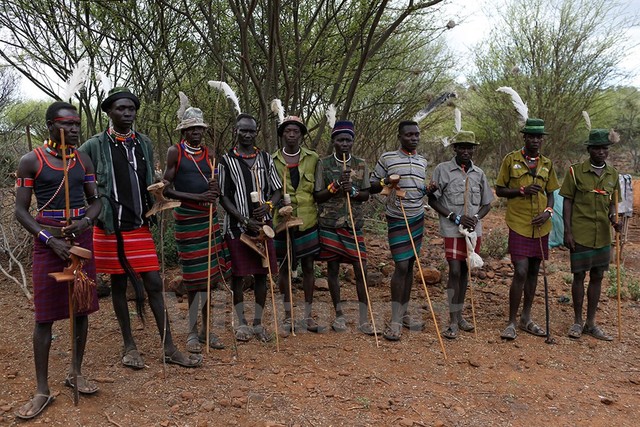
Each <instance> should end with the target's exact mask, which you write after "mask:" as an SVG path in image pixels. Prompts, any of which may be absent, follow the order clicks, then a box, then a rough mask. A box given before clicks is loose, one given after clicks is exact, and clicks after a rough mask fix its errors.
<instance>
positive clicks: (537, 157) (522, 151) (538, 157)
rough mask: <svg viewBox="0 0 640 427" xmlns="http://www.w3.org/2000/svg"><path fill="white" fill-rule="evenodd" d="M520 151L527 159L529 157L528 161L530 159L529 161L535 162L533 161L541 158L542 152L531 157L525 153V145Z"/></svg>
mask: <svg viewBox="0 0 640 427" xmlns="http://www.w3.org/2000/svg"><path fill="white" fill-rule="evenodd" d="M520 152H521V153H522V155H523V156H524V158H525V159H527V161H528V162H531V163H533V162H537V161H538V159H540V154H538V155H537V156H536V157H529V156H527V155H526V154H525V151H524V147H522V150H520Z"/></svg>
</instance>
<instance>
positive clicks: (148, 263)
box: [93, 225, 160, 274]
mask: <svg viewBox="0 0 640 427" xmlns="http://www.w3.org/2000/svg"><path fill="white" fill-rule="evenodd" d="M122 239H123V241H124V253H125V257H126V258H127V261H129V264H130V265H131V268H132V269H133V271H135V272H136V273H145V272H149V271H157V270H160V265H159V264H158V254H157V253H156V245H155V244H154V242H153V237H152V235H151V231H150V230H149V226H147V225H143V226H142V227H140V228H137V229H135V230H131V231H123V232H122ZM93 249H94V256H95V260H96V269H97V271H98V273H106V274H125V271H124V268H123V267H122V265H120V260H119V259H118V246H117V241H116V235H115V233H114V234H107V233H105V231H104V230H103V229H101V228H98V227H93Z"/></svg>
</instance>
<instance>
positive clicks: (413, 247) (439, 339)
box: [398, 197, 447, 360]
mask: <svg viewBox="0 0 640 427" xmlns="http://www.w3.org/2000/svg"><path fill="white" fill-rule="evenodd" d="M398 201H399V202H400V209H401V210H402V216H403V218H404V223H405V225H406V226H407V233H409V241H411V248H412V249H413V255H414V256H415V257H416V264H418V271H419V272H420V279H421V280H422V289H423V290H424V294H425V296H426V297H427V303H428V304H429V311H431V318H432V319H433V325H434V326H435V327H436V334H437V335H438V341H439V342H440V349H441V350H442V354H443V355H444V360H447V351H446V350H445V349H444V342H442V336H441V335H440V327H439V326H438V321H437V320H436V313H435V311H433V305H432V304H431V298H430V297H429V290H428V289H427V282H426V281H425V280H424V273H423V272H422V264H421V263H420V254H418V250H417V249H416V243H415V242H414V241H413V235H411V227H410V226H409V220H408V219H407V213H406V212H405V210H404V205H403V204H402V197H398Z"/></svg>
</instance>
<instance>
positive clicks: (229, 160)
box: [219, 114, 282, 342]
mask: <svg viewBox="0 0 640 427" xmlns="http://www.w3.org/2000/svg"><path fill="white" fill-rule="evenodd" d="M233 133H234V136H235V145H234V146H233V148H231V150H229V152H227V153H226V154H225V155H224V156H223V157H222V160H221V161H220V171H219V181H220V203H221V204H222V207H223V208H224V210H225V211H226V212H227V215H226V216H225V217H224V234H225V238H226V241H227V245H228V248H229V252H230V253H231V264H232V268H233V279H232V286H233V305H234V307H235V311H236V314H237V316H238V319H239V321H240V325H239V326H238V327H237V328H236V331H235V335H236V339H237V340H238V341H249V340H250V339H251V337H253V336H255V337H256V339H257V340H258V341H261V342H267V341H270V340H271V335H270V334H269V333H267V331H266V329H265V328H264V326H262V312H263V310H264V303H265V301H266V298H267V274H269V270H268V268H266V267H263V266H262V263H261V258H260V257H258V256H256V254H255V252H253V251H252V250H251V249H250V248H249V247H248V246H247V245H246V244H244V243H243V242H242V241H241V240H240V236H241V235H242V234H243V233H248V234H251V235H257V233H258V232H259V231H260V228H261V227H262V226H263V225H264V224H265V223H266V224H268V225H271V219H272V216H271V215H272V212H273V207H274V206H275V205H277V204H278V202H279V201H280V196H281V194H280V193H281V189H282V182H281V181H280V177H279V176H278V173H277V171H276V168H275V165H274V164H273V159H272V157H271V155H270V154H269V153H267V152H266V151H262V150H260V149H259V148H258V147H256V146H255V141H256V136H257V134H258V130H257V126H256V120H255V119H254V118H253V116H250V115H248V114H239V115H238V117H237V118H236V126H235V128H234V131H233ZM252 192H257V195H258V198H259V200H260V203H256V204H255V205H254V203H251V202H250V194H251V193H252ZM264 244H265V248H266V249H267V250H268V251H269V258H268V259H269V261H270V267H271V274H277V273H278V268H277V260H276V251H275V246H274V243H273V240H270V239H267V240H265V241H264ZM251 275H253V277H254V279H255V283H254V288H253V290H254V292H255V297H256V298H255V302H256V308H255V311H254V317H253V327H250V326H249V325H248V324H247V320H246V319H245V316H244V298H243V279H244V277H245V276H251Z"/></svg>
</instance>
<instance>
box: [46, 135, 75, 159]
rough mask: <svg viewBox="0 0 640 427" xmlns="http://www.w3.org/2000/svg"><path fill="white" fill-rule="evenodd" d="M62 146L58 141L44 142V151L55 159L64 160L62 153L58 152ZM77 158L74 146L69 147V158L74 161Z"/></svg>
mask: <svg viewBox="0 0 640 427" xmlns="http://www.w3.org/2000/svg"><path fill="white" fill-rule="evenodd" d="M59 147H60V144H59V143H57V142H56V141H52V140H50V139H48V140H46V141H45V142H44V151H46V152H47V153H49V154H50V155H52V156H53V157H57V158H58V159H61V158H62V153H61V152H58V148H59ZM75 157H76V149H75V147H74V146H69V145H67V158H68V159H73V158H75Z"/></svg>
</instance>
